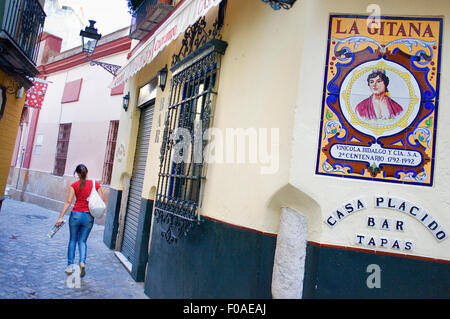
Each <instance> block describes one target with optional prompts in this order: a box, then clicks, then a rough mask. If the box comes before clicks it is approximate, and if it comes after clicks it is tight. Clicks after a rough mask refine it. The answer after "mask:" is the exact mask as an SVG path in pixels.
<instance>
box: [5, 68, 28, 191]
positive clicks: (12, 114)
mask: <svg viewBox="0 0 450 319" xmlns="http://www.w3.org/2000/svg"><path fill="white" fill-rule="evenodd" d="M0 84H1V85H4V86H6V87H14V88H16V89H17V83H16V82H15V81H14V80H13V79H11V78H9V77H8V76H7V75H6V74H5V73H4V72H2V71H0ZM25 95H26V92H24V94H23V97H22V98H21V99H17V98H16V96H15V94H9V93H7V94H6V106H5V111H4V113H3V117H2V118H1V119H0V196H3V193H4V191H5V187H6V181H7V179H8V174H9V170H10V168H11V157H12V155H13V152H14V144H15V142H16V136H17V130H18V129H19V122H20V116H21V115H22V109H23V104H24V101H25Z"/></svg>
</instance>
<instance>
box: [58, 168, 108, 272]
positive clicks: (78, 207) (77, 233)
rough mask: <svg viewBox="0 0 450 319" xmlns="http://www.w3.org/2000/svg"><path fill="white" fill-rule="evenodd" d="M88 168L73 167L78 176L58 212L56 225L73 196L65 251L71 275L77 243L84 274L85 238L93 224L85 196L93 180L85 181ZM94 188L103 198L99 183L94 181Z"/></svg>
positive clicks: (68, 270) (87, 195)
mask: <svg viewBox="0 0 450 319" xmlns="http://www.w3.org/2000/svg"><path fill="white" fill-rule="evenodd" d="M87 173H88V169H87V167H86V166H85V165H83V164H80V165H78V166H77V167H76V168H75V172H74V173H73V174H74V175H75V174H76V175H77V176H78V178H79V180H78V181H76V182H74V183H72V184H71V185H70V188H69V194H68V196H67V199H66V202H65V203H64V206H63V208H62V210H61V213H60V214H59V217H58V220H57V221H56V224H55V225H56V226H59V225H60V224H61V223H62V219H63V216H64V214H65V213H66V211H67V209H68V208H69V207H70V205H71V204H72V200H73V197H74V196H75V198H76V201H75V205H74V206H73V209H72V212H71V214H70V218H69V228H70V239H69V247H68V251H67V268H66V270H65V272H66V274H67V275H71V274H72V273H73V271H74V261H75V249H76V246H77V244H78V252H79V257H80V277H84V275H85V274H86V253H87V245H86V240H87V239H88V237H89V233H90V232H91V229H92V226H94V217H93V216H92V215H91V214H90V213H89V203H88V201H87V198H88V197H89V195H90V194H91V190H92V186H93V181H87ZM95 188H96V189H97V192H98V194H99V195H100V197H101V198H102V200H103V193H102V192H101V190H100V184H99V183H98V182H97V181H96V182H95Z"/></svg>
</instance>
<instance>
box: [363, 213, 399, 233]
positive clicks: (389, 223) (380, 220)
mask: <svg viewBox="0 0 450 319" xmlns="http://www.w3.org/2000/svg"><path fill="white" fill-rule="evenodd" d="M405 225H406V224H405V222H404V221H403V220H398V219H395V220H394V219H389V218H386V217H372V216H369V217H367V224H366V226H367V227H368V228H377V229H381V230H395V231H401V232H402V231H405Z"/></svg>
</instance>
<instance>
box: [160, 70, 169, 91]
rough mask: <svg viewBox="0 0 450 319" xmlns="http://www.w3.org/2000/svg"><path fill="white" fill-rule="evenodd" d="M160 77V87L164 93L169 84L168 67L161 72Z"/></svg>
mask: <svg viewBox="0 0 450 319" xmlns="http://www.w3.org/2000/svg"><path fill="white" fill-rule="evenodd" d="M158 77H159V87H160V88H161V90H162V91H164V88H165V87H166V82H167V65H166V66H165V67H164V68H163V69H161V70H159V72H158Z"/></svg>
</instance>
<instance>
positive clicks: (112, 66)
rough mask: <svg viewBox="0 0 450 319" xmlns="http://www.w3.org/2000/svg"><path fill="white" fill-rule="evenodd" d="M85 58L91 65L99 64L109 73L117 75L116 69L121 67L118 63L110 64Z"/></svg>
mask: <svg viewBox="0 0 450 319" xmlns="http://www.w3.org/2000/svg"><path fill="white" fill-rule="evenodd" d="M87 60H88V61H89V62H90V63H91V65H98V66H101V67H102V68H104V69H105V70H106V71H108V72H109V73H111V74H112V75H114V76H116V75H117V71H119V69H120V68H121V66H120V65H115V64H110V63H105V62H100V61H95V60H89V58H87Z"/></svg>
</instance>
